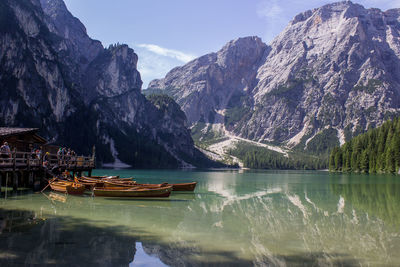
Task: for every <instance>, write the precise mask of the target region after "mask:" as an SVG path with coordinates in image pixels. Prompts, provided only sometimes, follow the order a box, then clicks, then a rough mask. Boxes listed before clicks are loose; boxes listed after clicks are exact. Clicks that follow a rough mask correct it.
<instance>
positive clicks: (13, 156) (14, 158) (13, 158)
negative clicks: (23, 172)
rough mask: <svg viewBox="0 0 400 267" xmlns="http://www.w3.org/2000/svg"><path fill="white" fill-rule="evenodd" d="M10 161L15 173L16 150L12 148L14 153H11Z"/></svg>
mask: <svg viewBox="0 0 400 267" xmlns="http://www.w3.org/2000/svg"><path fill="white" fill-rule="evenodd" d="M12 161H13V170H14V172H15V170H16V168H17V149H16V148H14V151H13V153H12Z"/></svg>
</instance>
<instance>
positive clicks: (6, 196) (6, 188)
mask: <svg viewBox="0 0 400 267" xmlns="http://www.w3.org/2000/svg"><path fill="white" fill-rule="evenodd" d="M7 186H8V172H6V186H5V187H6V191H5V198H7V189H8V188H7Z"/></svg>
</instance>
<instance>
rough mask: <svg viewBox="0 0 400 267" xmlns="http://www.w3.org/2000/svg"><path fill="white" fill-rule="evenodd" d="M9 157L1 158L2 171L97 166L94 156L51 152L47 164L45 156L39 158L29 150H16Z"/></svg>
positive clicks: (90, 168)
mask: <svg viewBox="0 0 400 267" xmlns="http://www.w3.org/2000/svg"><path fill="white" fill-rule="evenodd" d="M10 156H11V157H10V158H8V159H3V158H0V171H24V170H26V171H29V170H42V169H49V170H51V169H53V168H54V167H56V166H57V167H59V168H60V169H61V170H67V171H90V170H92V169H94V168H95V159H94V157H85V156H74V157H63V158H58V157H57V155H53V154H50V155H49V157H48V158H49V160H48V161H47V164H46V163H45V162H44V161H43V157H42V158H40V159H38V158H36V156H35V155H32V153H29V152H18V151H14V152H12V153H11V155H10Z"/></svg>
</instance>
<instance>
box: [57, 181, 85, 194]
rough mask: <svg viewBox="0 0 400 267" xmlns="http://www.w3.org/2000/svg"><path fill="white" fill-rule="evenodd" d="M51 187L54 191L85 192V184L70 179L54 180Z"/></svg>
mask: <svg viewBox="0 0 400 267" xmlns="http://www.w3.org/2000/svg"><path fill="white" fill-rule="evenodd" d="M50 187H51V189H52V190H54V191H57V192H62V193H67V194H71V195H82V194H83V192H85V185H83V184H80V183H75V182H69V181H52V182H50Z"/></svg>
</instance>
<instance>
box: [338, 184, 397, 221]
mask: <svg viewBox="0 0 400 267" xmlns="http://www.w3.org/2000/svg"><path fill="white" fill-rule="evenodd" d="M375 182H376V181H375ZM331 188H332V191H333V192H334V193H335V194H336V195H341V196H342V197H343V198H344V199H345V200H346V201H348V202H350V203H351V204H352V205H353V206H354V207H356V208H359V209H362V210H364V211H365V212H367V213H368V214H370V215H372V216H376V217H378V218H380V219H382V220H384V221H385V222H386V223H389V224H392V225H400V213H399V211H400V184H392V183H384V184H376V183H371V184H369V183H362V184H351V183H348V184H334V183H332V184H331Z"/></svg>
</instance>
